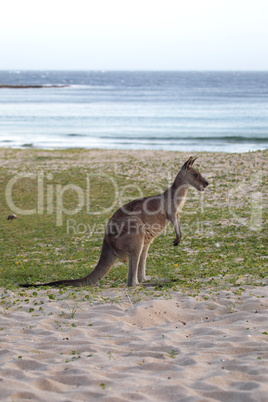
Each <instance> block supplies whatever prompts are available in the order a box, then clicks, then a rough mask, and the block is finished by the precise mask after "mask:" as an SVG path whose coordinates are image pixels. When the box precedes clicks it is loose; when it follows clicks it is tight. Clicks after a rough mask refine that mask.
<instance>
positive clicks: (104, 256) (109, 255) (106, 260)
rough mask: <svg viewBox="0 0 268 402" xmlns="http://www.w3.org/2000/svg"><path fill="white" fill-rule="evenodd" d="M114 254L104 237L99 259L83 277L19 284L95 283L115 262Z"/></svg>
mask: <svg viewBox="0 0 268 402" xmlns="http://www.w3.org/2000/svg"><path fill="white" fill-rule="evenodd" d="M116 258H117V257H116V255H115V253H114V251H113V250H112V248H111V247H110V245H109V244H108V243H107V241H106V239H105V238H104V241H103V244H102V250H101V255H100V259H99V261H98V263H97V265H96V267H95V268H94V269H93V271H92V272H90V274H88V275H87V276H85V277H84V278H80V279H63V280H60V281H55V282H49V283H42V284H37V285H35V284H23V285H20V286H22V287H24V288H29V287H38V286H60V285H62V286H90V285H94V284H95V283H97V282H98V281H99V280H100V279H102V278H104V276H105V275H107V274H108V272H109V271H110V269H111V268H112V266H113V265H114V263H115V260H116Z"/></svg>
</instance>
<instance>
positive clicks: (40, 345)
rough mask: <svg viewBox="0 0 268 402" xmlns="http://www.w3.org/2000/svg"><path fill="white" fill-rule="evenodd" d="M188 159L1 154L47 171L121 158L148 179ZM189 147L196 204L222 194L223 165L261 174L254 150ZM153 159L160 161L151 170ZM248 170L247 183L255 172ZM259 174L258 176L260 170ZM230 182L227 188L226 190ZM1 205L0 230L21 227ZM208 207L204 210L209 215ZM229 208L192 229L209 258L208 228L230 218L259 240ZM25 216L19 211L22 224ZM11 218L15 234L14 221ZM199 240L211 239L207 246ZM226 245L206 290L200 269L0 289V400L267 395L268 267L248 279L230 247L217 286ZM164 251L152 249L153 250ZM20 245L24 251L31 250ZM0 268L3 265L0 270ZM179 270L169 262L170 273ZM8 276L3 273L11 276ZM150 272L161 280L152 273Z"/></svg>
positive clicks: (2, 159)
mask: <svg viewBox="0 0 268 402" xmlns="http://www.w3.org/2000/svg"><path fill="white" fill-rule="evenodd" d="M77 152H78V151H77ZM189 156H190V154H181V153H168V152H153V151H144V152H138V151H133V152H132V151H129V152H126V151H98V150H92V151H80V153H76V151H73V153H71V151H70V152H69V153H68V154H65V157H62V154H61V153H60V151H59V152H58V153H57V151H55V152H54V153H53V154H51V153H49V151H35V150H24V151H10V150H3V149H2V150H0V163H1V167H2V168H3V169H6V171H8V173H9V174H10V175H12V174H15V173H16V172H17V171H19V170H23V171H33V170H34V169H36V163H38V164H39V165H38V167H40V166H42V168H43V169H45V168H46V166H48V165H49V166H50V168H51V169H52V168H53V169H54V171H55V172H56V171H58V170H60V169H65V166H67V165H68V166H78V167H79V166H83V167H84V166H87V164H89V163H90V164H91V165H90V166H100V167H101V168H102V169H103V170H105V171H106V172H109V171H111V170H112V171H113V172H115V173H116V172H120V171H121V170H122V164H124V163H126V166H128V168H127V170H126V175H128V176H129V177H130V178H133V177H135V176H136V175H137V174H138V175H140V176H141V177H143V178H144V180H147V181H148V183H149V182H152V181H153V180H154V175H155V172H156V171H157V172H158V175H159V178H160V180H164V179H165V177H166V172H167V171H172V172H174V171H175V163H177V161H178V160H179V161H180V162H181V161H182V160H184V159H187V158H188V157H189ZM198 156H199V160H200V165H201V168H200V169H201V171H202V173H203V174H204V175H205V177H207V178H208V180H209V181H210V182H211V186H210V189H209V191H210V192H208V201H207V203H208V204H209V203H210V204H209V205H212V206H213V208H214V209H215V208H218V209H219V210H220V209H221V208H222V207H223V206H224V205H225V204H224V203H225V202H226V199H225V198H224V197H225V196H226V190H225V188H226V186H227V185H230V183H232V180H233V176H232V175H229V176H228V175H227V177H226V178H225V176H223V175H224V174H226V173H228V174H229V173H230V172H232V173H236V174H237V175H239V174H242V173H243V174H244V175H247V177H249V178H250V177H251V174H255V173H256V171H260V170H262V171H265V169H266V167H267V153H265V152H256V153H249V154H237V155H231V154H208V153H207V154H205V153H204V154H200V155H198ZM46 158H48V159H46ZM64 158H65V159H64ZM130 158H131V159H130ZM129 161H130V162H129ZM163 164H164V166H165V169H162V170H161V166H163ZM241 172H242V173H241ZM218 177H223V179H222V182H221V183H222V185H221V187H220V186H219V185H218V186H217V183H216V178H218ZM239 177H240V176H239ZM254 178H255V181H256V176H254ZM249 180H251V179H249ZM249 180H247V181H246V183H249V182H250V181H249ZM259 180H260V179H259ZM262 180H263V183H264V176H263V178H262ZM250 183H251V182H250ZM252 183H253V187H254V182H253V181H252ZM235 185H236V186H237V184H235ZM235 189H236V191H237V187H235ZM240 190H241V187H238V191H240ZM258 194H259V193H258ZM235 195H236V193H235ZM237 199H238V201H237V203H238V202H240V203H241V205H242V201H241V200H240V199H239V198H237ZM262 200H263V202H265V203H266V202H267V193H265V192H263V195H262ZM254 205H255V204H254ZM4 208H5V207H2V214H4V219H5V222H4V223H3V225H4V224H5V225H9V226H8V228H9V229H8V230H13V229H10V228H14V227H15V226H14V225H22V223H21V222H22V219H18V220H16V222H15V221H14V222H9V221H7V220H6V217H7V215H8V214H9V213H10V212H12V211H8V210H7V209H4ZM211 210H212V212H211V216H212V218H211V219H214V218H213V216H214V215H212V213H213V209H212V208H211ZM254 211H255V210H254ZM209 212H210V210H208V212H207V215H208V213H209ZM231 212H232V213H233V215H232V217H233V218H232V219H229V220H228V221H227V219H223V218H221V219H220V225H221V226H219V222H218V221H217V225H218V226H216V224H215V225H214V226H212V225H210V226H208V228H206V227H205V229H204V230H203V233H202V234H201V235H200V233H197V234H196V238H198V236H199V237H200V236H201V237H202V239H204V245H203V246H204V248H205V247H207V252H208V256H209V258H210V259H211V261H212V260H213V259H215V258H216V257H215V255H216V254H215V253H216V252H218V251H217V250H218V247H219V248H220V247H222V246H221V245H219V244H218V243H216V244H215V245H214V243H215V241H214V240H213V239H214V238H215V236H216V235H217V233H218V232H217V231H221V230H224V229H226V227H227V229H228V227H230V228H231V225H232V230H237V233H238V234H237V235H238V236H242V235H243V233H244V232H239V230H240V229H239V225H242V223H243V222H246V225H245V228H244V229H243V230H245V231H248V233H250V234H252V233H253V235H254V236H255V237H256V241H263V236H264V234H263V232H262V230H261V229H260V228H259V227H258V225H259V221H258V220H257V218H256V216H255V215H256V214H255V215H253V218H254V219H253V218H252V216H251V220H250V219H249V220H248V221H243V222H242V223H241V222H240V221H239V219H238V218H237V213H236V214H235V213H234V212H233V211H231ZM255 212H256V211H255ZM255 212H254V213H255ZM41 218H42V217H41ZM41 218H40V222H41V223H40V224H42V222H43V221H42V220H41ZM29 219H30V218H29ZM36 219H37V218H36ZM6 222H8V223H6ZM27 222H28V221H27V217H26V218H25V219H24V225H26V224H28V223H27ZM11 225H13V226H11ZM228 225H230V226H228ZM235 225H236V226H235ZM18 227H19V228H20V229H19V230H20V231H21V230H23V227H24V226H23V225H22V226H18ZM235 233H236V232H235ZM241 233H242V234H241ZM246 233H247V232H246ZM172 238H173V234H172ZM211 239H212V240H211ZM71 240H72V238H70V241H71ZM227 240H228V238H226V242H227ZM187 241H188V243H189V241H190V240H189V239H188V238H187V235H186V234H185V235H184V239H183V243H182V246H181V249H182V251H183V252H184V253H187V258H188V259H189V260H190V259H191V258H193V255H195V254H194V253H195V249H196V246H195V245H194V244H193V245H191V248H190V246H189V244H188V243H187ZM209 241H211V244H212V246H208V243H209ZM232 241H233V240H230V242H232ZM76 242H78V240H77V239H76ZM76 244H79V243H76ZM226 244H227V246H228V244H229V243H226ZM263 244H265V243H263ZM22 246H23V244H22ZM227 246H226V249H227V252H226V249H222V256H223V257H222V262H220V264H222V275H218V277H217V280H218V285H217V286H214V287H213V286H211V287H210V286H209V285H208V284H207V282H208V281H209V280H210V279H211V278H209V277H206V278H205V279H204V278H203V279H202V276H200V277H197V279H196V281H200V282H201V281H202V280H203V283H204V287H203V288H201V289H199V290H198V291H196V288H195V289H194V288H193V289H190V288H189V289H187V287H183V288H182V287H180V286H179V285H178V286H177V287H176V288H173V289H172V288H169V289H164V288H163V289H158V290H156V288H155V286H151V287H150V285H148V286H147V287H146V288H143V287H139V288H138V289H132V288H129V289H128V288H127V287H126V285H124V284H121V285H120V286H115V287H112V284H113V280H114V279H113V278H112V279H111V278H110V279H109V280H108V281H107V282H104V285H103V286H102V287H99V286H97V287H96V292H95V293H94V290H91V289H85V288H83V289H80V290H78V289H72V288H70V289H67V290H64V291H63V290H61V289H44V288H42V289H39V288H38V289H34V288H31V289H27V290H25V289H22V288H19V287H17V288H12V287H11V288H5V287H1V288H0V400H3V401H8V402H9V401H10V402H11V401H28V400H33V401H48V400H51V401H64V402H68V401H74V400H77V401H94V400H98V399H100V400H103V401H111V402H112V401H115V402H117V401H118V402H120V401H130V400H137V401H184V402H194V401H198V402H199V401H224V402H226V401H230V402H237V401H238V402H239V401H241V402H251V401H256V402H265V401H267V399H268V302H267V297H268V287H267V265H266V274H265V269H264V268H262V276H260V277H259V278H258V277H257V276H256V278H257V279H256V278H255V279H254V281H253V280H252V279H251V278H252V277H251V275H252V274H248V273H247V272H248V271H246V269H248V268H247V267H248V266H249V264H250V261H248V260H246V259H245V258H244V256H243V258H242V257H241V255H242V254H241V255H240V254H239V250H238V252H237V255H235V256H234V259H233V260H231V262H232V263H234V265H233V266H236V265H238V266H241V270H242V269H243V267H244V269H245V275H242V274H241V275H240V274H239V276H238V278H239V279H237V280H236V282H235V283H233V285H234V286H231V285H230V283H228V284H224V283H225V282H224V281H227V278H228V276H230V275H231V274H232V273H231V271H230V272H229V271H228V266H226V265H228V261H230V260H228V259H227V257H228V256H227V254H228V247H229V246H228V247H227ZM242 246H243V239H242V240H241V247H242ZM209 247H211V249H210V248H209ZM43 248H44V247H43ZM261 250H262V249H261ZM164 251H165V250H164V249H162V250H157V252H158V253H163V252H164ZM203 251H204V250H203ZM266 251H267V244H266V250H265V249H264V246H263V251H262V254H261V253H259V254H260V255H259V261H261V263H262V264H263V261H264V258H265V254H266ZM30 252H31V253H32V254H31V256H32V257H34V258H35V255H34V254H33V252H32V250H30V251H29V253H30ZM40 252H41V251H38V253H40ZM21 253H22V252H21ZM154 253H156V251H154V249H153V250H152V254H153V255H154ZM213 253H214V254H215V255H214V254H213ZM230 253H231V251H230ZM241 253H242V251H241ZM243 253H244V251H243ZM39 255H40V254H38V255H37V257H38V258H39ZM243 255H244V254H243ZM198 256H199V257H195V263H196V260H197V259H199V260H200V264H201V263H202V262H203V260H202V259H203V258H204V257H203V256H204V255H203V254H200V255H199V254H198ZM5 258H6V261H7V260H8V258H9V255H8V254H7V252H6V254H5ZM14 258H18V257H14ZM23 258H24V259H22V260H21V261H23V264H24V266H26V267H27V261H29V260H27V258H29V256H28V254H27V255H26V253H25V254H24V255H23ZM66 258H67V257H66ZM156 258H158V259H159V258H160V257H158V255H156ZM217 258H219V257H218V256H217ZM14 261H15V260H14ZM150 261H153V260H150ZM167 261H168V258H167ZM191 261H193V263H194V260H191ZM215 261H216V260H215ZM217 261H218V260H217ZM217 261H216V262H215V264H216V263H218V262H217ZM226 261H227V262H226ZM48 263H50V262H49V261H48ZM150 263H151V264H152V262H150ZM178 263H179V260H178ZM68 264H73V265H75V264H76V263H75V261H74V262H73V263H72V262H68V263H66V266H67V267H68ZM235 264H236V265H235ZM243 264H244V265H243ZM14 265H15V263H14ZM175 265H176V266H177V264H175ZM262 267H263V265H262ZM205 268H206V266H205V265H204V269H205ZM14 269H15V268H14ZM90 269H91V268H90ZM224 270H225V271H224ZM1 272H2V273H3V272H4V271H3V267H2V271H1ZM14 272H15V271H14ZM179 272H180V271H179V267H178V275H179ZM5 275H6V273H5ZM12 275H14V273H13V274H12V270H11V272H10V277H12ZM256 275H257V274H256ZM160 279H163V278H161V275H160ZM160 279H159V280H160ZM212 279H213V278H212ZM214 279H215V278H214ZM154 280H155V278H154ZM226 283H227V282H226ZM256 284H258V285H259V286H256Z"/></svg>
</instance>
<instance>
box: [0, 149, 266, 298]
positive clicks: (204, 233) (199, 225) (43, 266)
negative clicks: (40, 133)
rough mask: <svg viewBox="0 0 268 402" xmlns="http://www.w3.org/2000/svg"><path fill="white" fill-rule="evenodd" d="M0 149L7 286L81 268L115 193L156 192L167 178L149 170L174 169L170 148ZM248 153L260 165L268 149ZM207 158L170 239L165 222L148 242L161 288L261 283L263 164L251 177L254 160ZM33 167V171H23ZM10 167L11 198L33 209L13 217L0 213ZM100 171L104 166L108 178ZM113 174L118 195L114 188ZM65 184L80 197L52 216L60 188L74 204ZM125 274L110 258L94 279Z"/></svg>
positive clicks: (123, 196)
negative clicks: (132, 151) (100, 157)
mask: <svg viewBox="0 0 268 402" xmlns="http://www.w3.org/2000/svg"><path fill="white" fill-rule="evenodd" d="M100 152H103V151H100ZM2 154H3V155H2V161H5V162H6V163H5V164H4V165H3V166H2V167H0V184H1V186H0V200H1V205H0V212H1V220H0V233H1V234H0V236H1V245H0V253H1V254H0V257H1V260H0V286H2V287H4V288H10V289H13V290H15V289H18V284H21V283H35V282H37V281H40V282H48V281H53V280H57V279H69V278H78V277H82V276H85V275H87V274H88V273H89V272H90V271H91V270H92V269H93V267H94V266H95V264H96V263H97V260H98V257H99V255H100V249H101V244H102V239H103V233H104V228H105V225H106V223H107V221H108V219H109V217H110V216H111V215H112V213H113V212H114V211H115V210H116V209H117V208H118V207H119V206H120V205H121V203H122V202H127V201H128V200H131V199H134V198H137V197H139V196H140V195H141V191H142V193H143V195H144V196H147V195H153V194H156V193H158V192H159V191H158V189H159V188H160V187H161V188H163V189H165V188H166V187H167V185H168V179H166V178H165V176H164V175H159V177H158V171H160V169H162V171H163V170H165V169H166V170H168V171H170V170H172V172H171V173H172V178H174V177H175V174H176V172H177V170H178V167H177V166H175V160H176V158H177V157H176V154H175V153H170V161H161V160H159V159H157V158H156V159H155V160H153V161H152V160H149V159H147V160H142V161H140V160H138V159H137V158H135V157H134V156H131V157H130V159H129V161H122V162H113V161H109V160H106V159H105V158H104V161H103V162H99V161H97V162H94V161H93V162H92V163H91V164H87V165H85V164H84V163H83V162H82V161H81V163H80V162H79V161H80V158H82V157H84V155H85V151H82V150H75V151H74V150H73V151H71V150H69V151H47V152H46V153H45V155H42V154H41V151H40V154H39V151H34V150H32V151H17V150H8V151H5V152H2ZM88 155H89V156H90V151H88ZM258 155H261V163H262V166H260V168H261V169H263V166H265V160H267V156H268V153H267V152H262V153H258ZM17 156H19V161H16V159H17ZM255 156H256V154H254V153H252V154H251V155H249V154H247V158H250V157H251V158H252V166H254V163H257V162H254V161H255V160H256V158H255ZM213 157H216V156H213ZM213 157H212V156H210V155H209V154H207V155H206V156H204V160H207V162H206V163H207V169H206V171H208V168H209V169H210V170H211V172H212V173H211V174H210V176H211V177H210V178H209V181H210V182H211V185H210V187H208V189H207V191H206V192H205V194H204V195H203V194H202V197H203V198H202V197H201V195H200V194H198V193H197V192H196V190H190V191H189V196H188V200H187V202H186V205H185V207H184V210H183V213H182V215H181V226H182V233H183V237H182V241H181V243H180V245H179V246H178V247H175V248H174V247H173V246H172V242H173V240H174V230H173V228H172V226H171V225H170V226H169V227H168V229H167V230H166V232H165V233H164V234H163V235H161V236H160V237H159V238H157V239H156V240H155V241H154V243H153V244H152V246H151V248H150V251H149V256H148V260H147V274H148V275H150V276H152V277H153V281H154V282H156V283H158V282H159V285H160V286H163V284H162V283H161V281H160V280H161V279H165V280H166V281H167V282H169V283H167V284H165V287H174V288H178V287H179V288H183V289H194V290H196V291H198V290H199V289H201V288H203V289H204V288H212V287H213V288H215V287H216V288H219V287H221V288H222V287H228V286H232V285H234V286H238V287H241V286H243V285H245V284H250V285H260V284H267V187H268V183H267V176H266V175H265V174H264V173H265V172H264V171H263V174H262V175H261V179H259V180H255V179H254V180H252V175H254V172H255V170H254V167H252V169H249V168H248V166H247V165H245V166H244V165H243V163H242V162H241V163H239V162H238V161H236V159H235V158H236V157H235V156H233V157H232V158H231V156H228V157H227V156H219V155H218V156H217V158H218V166H220V161H221V158H222V163H223V161H225V159H226V158H227V159H228V158H229V159H228V163H229V166H231V167H232V171H231V172H225V170H224V169H222V171H220V172H218V171H217V170H215V171H214V170H213V169H214V168H213V164H212V166H211V167H210V165H209V160H210V158H213ZM181 158H182V157H181ZM239 158H240V156H239ZM200 160H202V158H201V157H200ZM237 160H238V156H237ZM239 160H241V158H240V159H239ZM231 161H232V163H231ZM233 161H235V162H233ZM204 163H205V162H204ZM234 163H235V169H234V166H233V164H234ZM258 163H259V162H258ZM200 170H201V172H202V168H200ZM37 172H39V176H36V177H34V176H30V177H26V176H25V174H26V173H31V174H37ZM145 172H148V175H147V174H146V173H145ZM17 174H23V175H24V176H23V177H21V178H20V179H18V180H17V181H16V182H15V183H14V186H13V187H12V200H13V202H14V204H15V205H16V207H18V208H20V209H23V210H26V209H27V210H30V209H36V211H35V213H32V214H30V215H24V214H19V213H17V215H18V219H14V220H7V217H8V215H9V214H11V213H14V211H13V210H12V209H11V208H10V202H9V203H8V202H7V199H6V198H7V197H6V193H5V192H6V189H7V188H8V185H10V180H12V179H13V178H14V177H15V175H17ZM104 174H108V175H110V176H111V177H112V178H113V179H114V182H113V181H111V180H110V179H108V178H107V177H106V176H104ZM38 178H39V192H40V194H41V193H42V194H44V197H42V196H41V195H40V194H39V196H38ZM152 178H153V179H152ZM88 180H89V182H90V187H88ZM115 183H116V186H117V191H118V192H119V195H120V196H117V197H115V188H114V184H115ZM133 183H134V184H135V185H134V186H133ZM240 183H242V185H243V186H244V187H243V188H242V187H241V186H240ZM70 184H72V185H75V186H79V188H80V189H81V193H83V197H84V199H83V202H84V206H83V207H82V208H81V210H80V211H78V212H77V213H75V214H74V215H70V216H67V215H66V214H65V213H62V215H61V214H60V210H59V207H57V201H58V205H59V201H60V199H61V197H62V206H63V208H65V209H66V210H74V209H75V208H76V207H77V205H78V201H79V197H78V194H77V192H76V191H75V190H73V189H71V188H66V189H65V190H66V191H64V193H62V191H63V189H64V186H67V185H70ZM239 186H240V187H239ZM230 189H231V190H232V194H231V199H230ZM245 189H247V191H245ZM241 194H242V195H241ZM256 194H257V197H255V198H254V195H256ZM200 197H201V198H200ZM254 200H255V201H254ZM38 202H39V204H38ZM254 202H255V204H254ZM111 206H112V208H111V209H109V208H110V207H111ZM57 208H58V210H57ZM15 213H16V212H15ZM126 278H127V265H126V264H117V265H116V266H115V267H114V268H113V269H112V270H111V271H110V273H109V274H108V275H107V277H105V278H104V279H103V280H102V281H101V283H100V285H98V286H100V287H103V286H104V287H114V288H116V287H118V288H120V287H125V284H126ZM92 291H93V290H92Z"/></svg>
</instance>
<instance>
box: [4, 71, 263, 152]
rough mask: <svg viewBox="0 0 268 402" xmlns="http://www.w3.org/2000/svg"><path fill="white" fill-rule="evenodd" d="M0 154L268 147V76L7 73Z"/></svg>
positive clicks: (157, 73)
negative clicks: (11, 151) (20, 150)
mask: <svg viewBox="0 0 268 402" xmlns="http://www.w3.org/2000/svg"><path fill="white" fill-rule="evenodd" d="M0 147H19V148H43V149H59V148H77V147H79V148H113V149H157V150H174V151H209V152H218V151H222V152H247V151H254V150H259V149H261V150H262V149H266V148H267V147H268V72H171V71H170V72H164V71H163V72H155V71H154V72H150V71H146V72H138V71H133V72H132V71H127V72H123V71H122V72H121V71H117V72H116V71H114V72H112V71H96V72H95V71H0Z"/></svg>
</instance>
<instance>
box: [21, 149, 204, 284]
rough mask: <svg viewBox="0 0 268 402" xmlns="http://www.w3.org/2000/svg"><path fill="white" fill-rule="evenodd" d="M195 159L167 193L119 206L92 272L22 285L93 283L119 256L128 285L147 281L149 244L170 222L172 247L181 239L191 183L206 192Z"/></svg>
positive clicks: (181, 172)
mask: <svg viewBox="0 0 268 402" xmlns="http://www.w3.org/2000/svg"><path fill="white" fill-rule="evenodd" d="M195 160H196V158H193V157H190V158H189V159H188V160H187V161H186V162H185V163H184V165H183V166H182V168H181V170H180V171H179V173H178V174H177V176H176V178H175V180H174V183H173V184H172V186H171V187H169V188H168V189H167V190H166V191H165V192H164V193H162V194H159V195H154V196H151V197H146V198H140V199H136V200H134V201H131V202H130V203H128V204H126V205H124V206H122V207H121V208H119V209H118V210H117V211H116V212H115V213H114V215H113V216H112V217H111V219H110V220H109V222H108V224H107V227H106V230H105V235H104V240H103V244H102V250H101V255H100V258H99V261H98V263H97V265H96V267H95V268H94V269H93V271H92V272H90V274H89V275H87V276H85V277H84V278H80V279H69V280H59V281H55V282H50V283H45V284H38V285H28V284H26V285H22V286H24V287H30V286H59V285H65V286H85V285H94V284H96V283H97V282H98V281H99V280H100V279H102V278H103V277H104V276H105V275H106V274H107V273H108V272H109V271H110V269H111V268H112V266H113V265H114V263H115V261H116V259H117V258H118V259H119V260H121V261H125V262H126V261H128V262H129V268H128V278H127V285H128V286H135V285H138V284H139V283H141V282H143V281H145V280H146V275H145V270H146V258H147V253H148V249H149V247H150V244H151V243H152V241H153V240H154V238H155V237H157V236H159V235H160V234H161V233H162V232H163V231H164V229H165V228H166V226H167V225H168V223H169V222H171V223H172V225H173V226H174V229H175V234H176V237H175V240H174V241H173V246H177V245H178V244H179V242H180V240H181V229H180V222H179V214H180V212H181V210H182V208H183V206H184V204H185V201H186V196H187V191H188V188H189V186H192V187H194V188H196V189H197V190H198V191H204V189H205V188H206V187H207V186H208V184H209V183H208V182H207V180H206V179H205V178H204V177H202V176H201V174H200V173H199V172H198V171H197V170H195V169H194V168H193V167H192V166H193V164H194V161H195Z"/></svg>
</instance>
